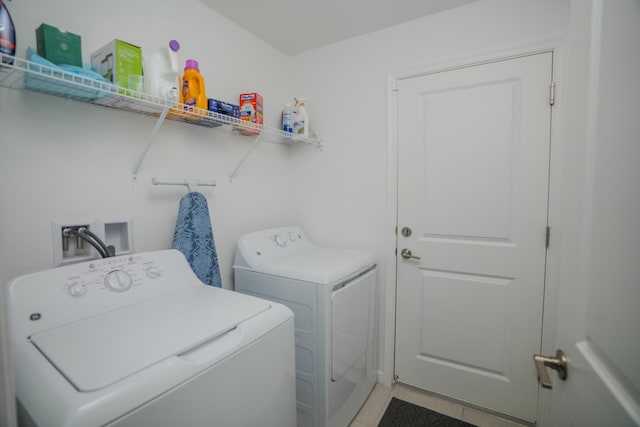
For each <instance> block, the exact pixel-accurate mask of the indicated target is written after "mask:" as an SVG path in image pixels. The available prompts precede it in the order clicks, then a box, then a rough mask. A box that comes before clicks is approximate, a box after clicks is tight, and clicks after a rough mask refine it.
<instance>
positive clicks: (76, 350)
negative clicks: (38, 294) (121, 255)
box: [31, 285, 270, 392]
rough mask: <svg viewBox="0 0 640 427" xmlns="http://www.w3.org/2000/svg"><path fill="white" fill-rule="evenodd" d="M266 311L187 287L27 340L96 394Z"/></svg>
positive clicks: (263, 305)
mask: <svg viewBox="0 0 640 427" xmlns="http://www.w3.org/2000/svg"><path fill="white" fill-rule="evenodd" d="M269 307H270V303H269V302H268V301H265V300H261V299H258V298H254V297H250V296H248V295H243V294H239V293H236V292H232V291H228V290H224V289H219V288H215V287H212V286H205V285H203V286H197V287H190V288H188V289H184V290H181V291H178V292H174V293H171V294H166V295H163V296H160V297H158V298H154V299H151V300H147V301H144V302H142V303H140V304H134V305H130V306H128V307H124V308H122V309H118V310H114V311H111V312H108V313H104V314H101V315H98V316H94V317H91V318H88V319H84V320H81V321H78V322H74V323H70V324H68V325H65V326H62V327H59V328H56V329H52V330H49V331H45V332H41V333H38V334H35V335H33V336H31V341H32V342H33V344H34V345H35V346H36V347H37V348H38V349H39V350H40V351H41V352H42V354H43V355H44V356H45V357H46V358H47V359H48V360H49V361H50V362H51V363H52V364H53V365H54V366H55V367H56V368H57V369H58V370H59V371H60V372H61V373H62V375H64V376H65V378H67V380H68V381H69V382H71V383H72V384H73V385H74V386H75V388H76V389H78V390H79V391H83V392H88V391H93V390H98V389H101V388H103V387H106V386H108V385H111V384H113V383H115V382H117V381H119V380H121V379H124V378H126V377H128V376H130V375H132V374H135V373H136V372H138V371H141V370H143V369H145V368H147V367H149V366H151V365H153V364H155V363H157V362H159V361H161V360H163V359H166V358H169V357H171V356H175V355H179V354H181V353H184V352H185V351H187V350H189V349H191V348H194V347H196V346H198V345H200V344H202V343H204V342H206V341H209V340H211V339H213V338H215V337H217V336H219V335H221V334H223V333H224V332H226V331H229V330H230V329H233V328H235V327H236V326H238V325H239V324H240V323H242V322H243V321H245V320H247V319H249V318H251V317H254V316H256V315H258V314H260V313H262V312H264V311H266V310H268V309H269Z"/></svg>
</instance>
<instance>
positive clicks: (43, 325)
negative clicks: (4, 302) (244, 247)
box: [8, 250, 296, 427]
mask: <svg viewBox="0 0 640 427" xmlns="http://www.w3.org/2000/svg"><path fill="white" fill-rule="evenodd" d="M8 305H9V320H10V337H11V341H10V342H11V347H12V356H13V363H14V372H15V379H16V394H17V401H18V408H19V409H18V412H19V422H20V425H21V426H40V427H46V426H52V427H54V426H55V427H63V426H68V427H72V426H82V427H86V426H119V427H124V426H136V427H146V426H149V427H151V426H153V427H159V426H172V427H173V426H225V427H228V426H236V427H247V426H271V427H282V426H287V427H293V426H295V424H296V403H295V402H296V401H295V373H294V363H295V362H294V330H293V313H292V312H291V311H290V310H289V309H288V308H286V307H285V306H283V305H281V304H277V303H273V302H271V301H266V300H263V299H259V298H255V297H251V296H249V295H241V294H238V293H237V292H233V291H229V290H225V289H220V288H216V287H212V286H206V285H204V284H203V283H202V282H200V281H199V280H198V279H197V277H196V276H195V274H194V273H193V272H192V270H191V268H190V267H189V264H188V263H187V261H186V259H185V257H184V256H183V255H182V253H180V252H178V251H176V250H166V251H158V252H148V253H141V254H135V255H125V256H119V257H113V258H106V259H102V260H95V261H89V262H83V263H79V264H75V265H69V266H65V267H60V268H56V269H53V270H48V271H43V272H39V273H34V274H30V275H26V276H22V277H19V278H16V279H14V280H13V281H11V283H10V285H9V304H8ZM265 390H268V393H265Z"/></svg>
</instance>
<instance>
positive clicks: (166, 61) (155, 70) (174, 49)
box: [142, 40, 180, 102]
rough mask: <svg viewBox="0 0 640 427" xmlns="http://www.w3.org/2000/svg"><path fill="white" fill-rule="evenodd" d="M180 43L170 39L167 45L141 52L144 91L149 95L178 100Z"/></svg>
mask: <svg viewBox="0 0 640 427" xmlns="http://www.w3.org/2000/svg"><path fill="white" fill-rule="evenodd" d="M179 49H180V43H178V41H177V40H171V41H170V42H169V44H168V45H167V46H164V47H162V48H160V49H156V50H149V51H147V50H145V51H143V52H142V59H143V63H144V91H145V92H146V93H148V94H149V95H151V96H156V97H158V98H165V99H170V100H172V101H176V102H178V101H179V100H180V69H179V66H178V50H179Z"/></svg>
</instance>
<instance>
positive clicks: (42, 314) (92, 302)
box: [9, 250, 203, 336]
mask: <svg viewBox="0 0 640 427" xmlns="http://www.w3.org/2000/svg"><path fill="white" fill-rule="evenodd" d="M188 286H203V285H202V282H200V281H199V280H198V278H197V277H196V276H195V274H194V273H193V271H192V270H191V267H190V266H189V264H188V263H187V261H186V259H185V257H184V255H182V253H180V252H178V251H176V250H166V251H156V252H147V253H142V254H135V255H123V256H119V257H112V258H104V259H98V260H93V261H87V262H82V263H78V264H73V265H67V266H63V267H58V268H55V269H52V270H46V271H42V272H38V273H33V274H29V275H26V276H21V277H18V278H16V279H14V280H13V281H12V282H11V283H10V284H9V289H10V291H9V292H10V302H11V303H10V310H11V311H12V312H13V313H12V319H18V321H19V322H24V327H25V330H26V332H27V333H28V335H30V334H32V333H35V332H37V331H40V330H44V329H48V328H53V327H57V326H60V325H62V324H66V323H69V322H73V321H77V320H80V319H84V318H86V317H90V316H93V315H96V314H100V313H104V312H107V311H111V310H115V309H118V308H120V307H124V306H128V305H131V304H135V303H138V302H141V301H144V300H148V299H151V298H154V297H157V296H159V295H163V294H167V293H169V292H173V291H176V290H179V289H182V288H185V287H188ZM28 335H27V336H28Z"/></svg>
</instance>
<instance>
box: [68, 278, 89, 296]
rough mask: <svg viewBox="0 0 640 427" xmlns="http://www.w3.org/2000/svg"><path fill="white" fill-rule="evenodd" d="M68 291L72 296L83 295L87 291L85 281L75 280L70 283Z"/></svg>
mask: <svg viewBox="0 0 640 427" xmlns="http://www.w3.org/2000/svg"><path fill="white" fill-rule="evenodd" d="M67 291H68V292H69V295H71V296H72V297H81V296H82V295H84V294H86V293H87V287H86V286H85V285H84V283H78V282H74V283H72V284H70V285H69V287H68V288H67Z"/></svg>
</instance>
